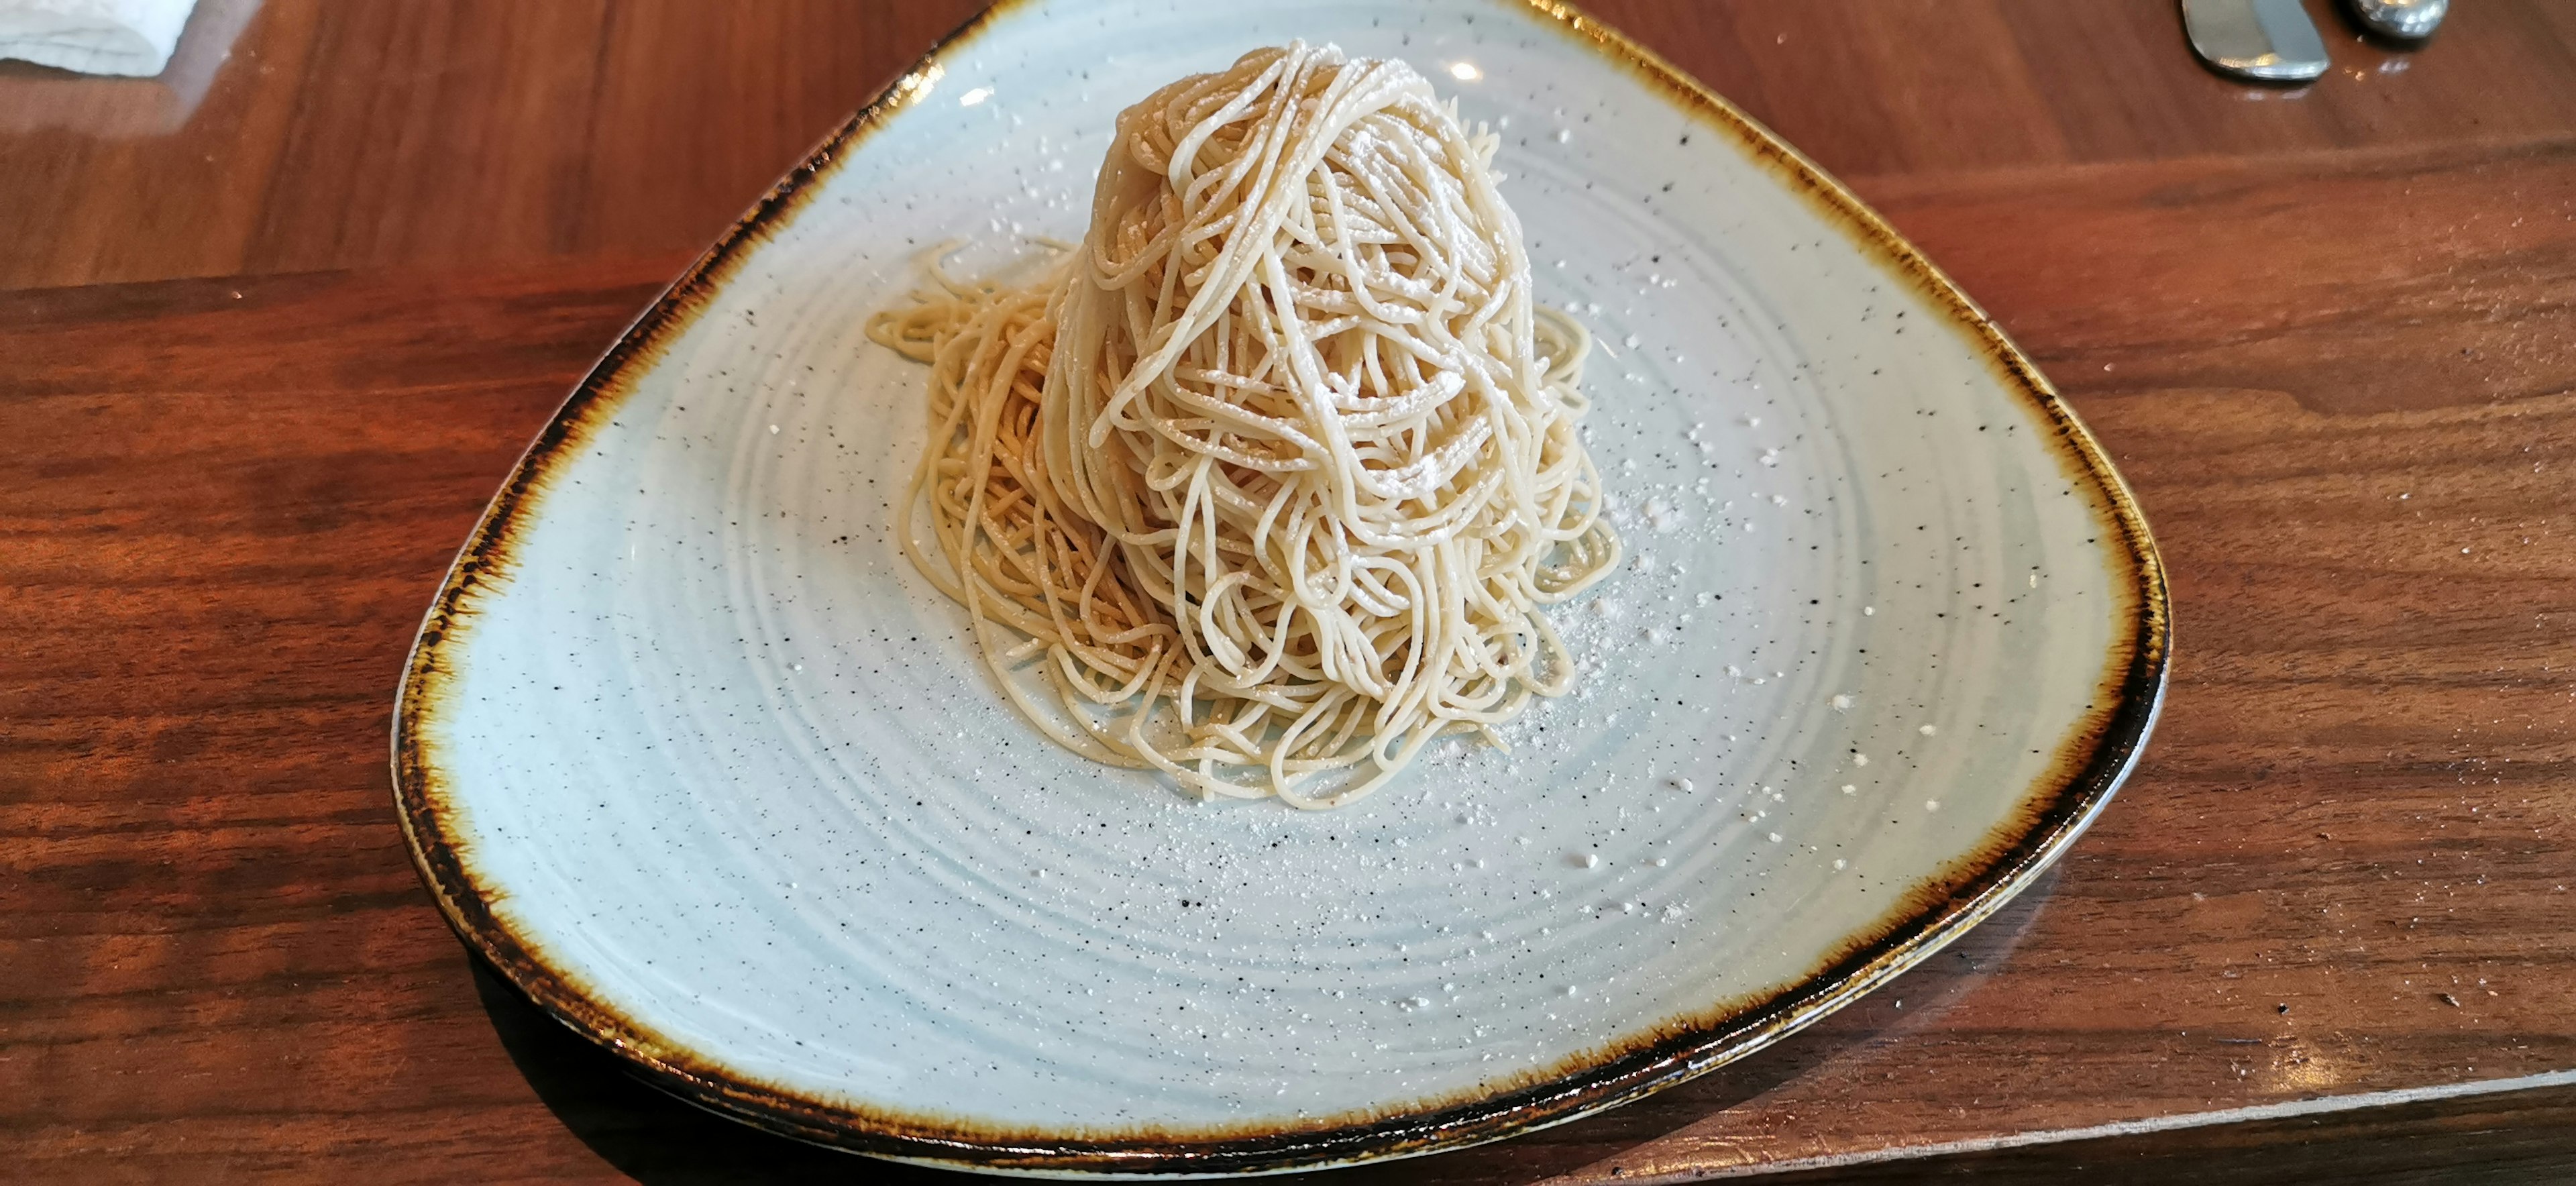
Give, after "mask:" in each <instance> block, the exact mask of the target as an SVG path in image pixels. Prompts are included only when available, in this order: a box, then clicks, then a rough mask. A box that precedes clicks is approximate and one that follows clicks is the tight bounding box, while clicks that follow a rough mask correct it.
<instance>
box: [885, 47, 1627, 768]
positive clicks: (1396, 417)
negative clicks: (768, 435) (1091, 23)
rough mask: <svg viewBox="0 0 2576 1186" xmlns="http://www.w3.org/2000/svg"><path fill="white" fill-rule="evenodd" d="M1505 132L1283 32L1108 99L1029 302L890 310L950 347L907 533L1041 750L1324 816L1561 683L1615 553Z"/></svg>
mask: <svg viewBox="0 0 2576 1186" xmlns="http://www.w3.org/2000/svg"><path fill="white" fill-rule="evenodd" d="M1496 143H1497V142H1496V140H1495V138H1494V137H1493V136H1492V135H1490V134H1478V135H1470V134H1469V133H1468V132H1467V131H1466V130H1465V129H1464V128H1463V127H1462V126H1461V125H1460V123H1459V120H1458V117H1457V114H1456V111H1455V109H1454V108H1453V107H1451V106H1449V105H1446V104H1443V103H1442V102H1440V101H1439V99H1438V98H1437V97H1436V96H1435V95H1434V94H1433V92H1432V89H1431V85H1430V84H1429V83H1428V82H1426V81H1425V80H1424V79H1423V77H1422V76H1421V75H1420V74H1418V73H1416V72H1415V71H1414V70H1413V69H1412V68H1411V67H1409V66H1407V65H1405V64H1404V63H1402V62H1398V61H1380V60H1371V59H1365V58H1345V57H1344V56H1343V55H1342V53H1341V52H1340V51H1339V50H1338V49H1336V48H1333V47H1330V46H1326V47H1321V48H1309V47H1307V46H1305V45H1303V44H1302V43H1300V44H1292V45H1290V46H1288V47H1286V48H1284V49H1282V48H1274V49H1264V50H1258V51H1255V52H1253V53H1250V54H1247V55H1245V56H1244V57H1243V58H1242V59H1241V60H1240V61H1237V62H1236V63H1235V64H1234V65H1233V66H1232V67H1231V68H1229V69H1227V70H1224V71H1221V72H1217V73H1213V74H1203V75H1195V76H1192V77H1189V78H1184V79H1181V80H1180V81H1178V82H1175V83H1173V84H1171V85H1169V86H1166V87H1164V88H1163V89H1161V90H1159V91H1156V92H1155V93H1154V94H1153V95H1152V96H1151V97H1150V98H1147V99H1146V100H1145V101H1143V102H1141V103H1139V104H1137V105H1136V106H1134V107H1131V108H1129V109H1128V110H1126V111H1125V112H1124V113H1122V114H1121V115H1120V116H1119V117H1118V124H1117V134H1116V140H1115V143H1114V144H1113V145H1112V146H1111V148H1110V150H1109V153H1108V157H1107V160H1106V161H1105V162H1104V163H1103V165H1102V168H1101V172H1100V179H1099V183H1098V186H1097V189H1096V191H1095V194H1094V198H1093V203H1092V214H1091V225H1090V229H1089V231H1088V233H1087V234H1085V236H1084V237H1083V240H1082V243H1081V244H1080V245H1079V246H1078V247H1069V248H1067V249H1065V250H1064V251H1063V252H1062V254H1060V255H1059V256H1057V257H1056V258H1055V259H1053V260H1052V261H1051V263H1050V264H1049V265H1048V266H1047V267H1046V268H1045V270H1044V272H1043V274H1042V275H1039V276H1037V277H1036V278H1035V279H1034V281H1033V282H1030V283H1026V284H1022V285H1016V286H1014V285H1006V284H1001V283H995V282H980V283H970V282H965V281H960V280H957V279H955V278H953V277H951V276H949V275H948V274H947V273H946V272H945V271H944V270H942V269H941V267H940V266H939V263H938V261H937V260H934V261H933V262H932V265H931V274H932V275H933V276H934V277H935V278H936V281H937V283H936V285H935V287H933V288H931V289H929V290H928V291H925V292H923V293H920V294H916V297H915V299H914V301H913V302H912V303H911V304H910V305H908V306H906V307H904V308H901V309H897V310H892V311H888V312H885V313H881V314H879V315H877V316H876V317H875V318H873V319H872V320H871V321H870V323H869V325H868V332H869V334H870V335H871V336H872V337H873V338H875V340H877V341H878V342H880V343H882V344H884V345H886V346H889V347H892V348H894V349H896V350H898V351H901V352H903V353H904V354H905V355H907V356H909V357H911V358H913V359H916V360H918V361H922V362H926V363H928V364H930V379H929V393H930V394H929V412H930V441H929V446H928V448H927V450H926V451H925V453H924V455H923V457H922V458H921V462H920V466H919V469H918V470H917V471H916V473H915V476H914V479H913V486H912V492H911V494H910V496H909V497H908V498H907V500H906V501H905V503H904V505H903V508H902V509H901V511H899V512H898V516H899V520H900V521H899V522H898V524H897V534H898V536H900V537H901V538H902V539H903V540H904V543H905V548H906V550H907V552H908V553H909V554H910V555H911V557H912V560H913V562H914V564H916V565H917V566H918V567H919V568H920V570H921V571H922V572H923V573H924V574H925V575H926V576H928V577H929V579H930V580H931V581H932V582H933V583H935V584H937V585H938V587H939V588H940V589H942V590H943V591H945V592H946V593H947V594H948V595H949V596H951V597H954V598H956V599H957V600H958V601H959V602H961V603H963V604H964V606H965V607H966V611H967V614H968V617H969V618H970V619H971V620H972V622H973V625H974V634H975V638H976V642H977V646H978V648H979V649H980V650H981V652H982V654H983V657H984V659H985V660H986V662H987V663H988V664H989V665H990V667H991V668H992V671H993V674H994V675H995V677H996V678H997V680H998V681H999V683H1000V685H1001V688H1002V690H1003V692H1004V693H1005V694H1006V695H1007V696H1009V697H1010V699H1011V700H1012V702H1013V703H1014V704H1016V705H1017V706H1018V707H1019V708H1020V710H1021V711H1022V712H1024V713H1025V714H1027V716H1028V717H1029V719H1030V720H1031V721H1033V722H1035V723H1036V724H1037V725H1038V726H1039V727H1040V728H1041V729H1042V730H1044V731H1045V732H1046V733H1047V734H1048V735H1049V736H1051V737H1053V738H1055V739H1056V740H1057V741H1058V742H1060V743H1062V744H1063V745H1065V746H1067V747H1068V748H1071V749H1073V750H1075V751H1076V752H1078V753H1082V754H1085V755H1088V756H1089V757H1092V758H1094V759H1097V760H1099V761H1102V762H1108V763H1114V764H1118V765H1125V766H1152V767H1155V768H1159V769H1160V770H1162V771H1163V772H1165V773H1166V774H1168V775H1170V776H1171V777H1172V778H1173V779H1175V780H1177V781H1178V782H1179V783H1181V784H1182V785H1183V786H1185V787H1187V788H1189V789H1191V790H1193V791H1195V792H1197V793H1199V794H1200V795H1202V796H1214V795H1222V796H1236V797H1245V798H1259V797H1265V796H1268V795H1273V794H1275V795H1277V796H1279V797H1280V798H1281V799H1283V800H1285V801H1287V802H1288V803H1290V804H1293V805H1295V806H1297V807H1303V808H1321V807H1332V806H1337V805H1340V804H1344V803H1348V802H1350V801H1352V800H1354V799H1357V798H1359V797H1361V796H1363V795H1366V794H1368V793H1369V792H1371V791H1373V790H1375V789H1377V788H1378V787H1380V786H1382V785H1384V784H1385V783H1386V781H1387V780H1388V779H1390V778H1392V777H1394V776H1395V774H1396V773H1397V772H1398V771H1400V770H1402V769H1403V768H1404V767H1405V765H1406V764H1407V763H1408V762H1410V761H1411V760H1412V759H1413V758H1414V756H1415V755H1417V754H1419V753H1420V752H1422V749H1423V747H1424V746H1425V745H1427V744H1429V743H1430V742H1431V741H1432V740H1433V739H1434V738H1436V737H1439V736H1442V735H1444V734H1452V733H1481V734H1483V735H1484V737H1485V738H1486V739H1488V740H1493V741H1497V742H1499V738H1497V737H1495V734H1494V728H1495V726H1497V725H1500V724H1502V723H1504V722H1506V721H1509V720H1511V719H1512V718H1514V717H1515V716H1517V715H1518V714H1520V713H1521V712H1522V711H1523V710H1524V709H1526V708H1527V707H1528V706H1529V704H1530V702H1531V700H1532V698H1533V697H1542V696H1556V695H1559V694H1562V693H1563V692H1565V691H1566V690H1567V689H1568V687H1569V686H1570V685H1571V683H1572V680H1573V678H1574V675H1575V670H1576V665H1575V663H1574V661H1573V658H1572V657H1571V656H1570V655H1568V654H1567V652H1566V649H1565V647H1564V645H1563V643H1562V642H1561V641H1560V640H1559V638H1558V636H1557V634H1556V632H1555V630H1554V629H1553V628H1551V627H1550V625H1549V623H1548V620H1547V617H1546V616H1545V615H1544V614H1543V613H1542V612H1541V607H1543V606H1546V605H1549V604H1551V603H1554V602H1559V601H1563V600H1564V599H1566V598H1568V597H1570V596H1572V595H1574V594H1575V593H1577V592H1579V591H1581V590H1582V589H1584V588H1586V587H1587V586H1589V585H1591V584H1592V583H1593V582H1595V581H1598V580H1600V579H1601V578H1602V577H1603V576H1604V575H1605V574H1607V573H1608V572H1610V571H1611V570H1612V569H1613V567H1614V566H1615V565H1616V564H1617V563H1618V559H1619V542H1618V538H1617V536H1616V535H1615V534H1614V533H1613V532H1612V531H1611V529H1610V527H1609V525H1608V523H1607V522H1605V521H1604V520H1603V518H1602V512H1603V502H1604V496H1603V492H1602V487H1601V476H1600V473H1599V471H1598V469H1597V468H1596V467H1595V466H1594V465H1593V462H1592V459H1591V458H1590V456H1589V455H1587V454H1586V452H1585V450H1584V445H1583V441H1582V439H1581V438H1580V437H1579V436H1578V435H1577V434H1576V431H1575V422H1576V421H1577V419H1579V418H1580V417H1581V416H1582V415H1583V413H1584V411H1585V409H1586V407H1587V406H1588V405H1587V402H1586V400H1585V399H1584V397H1583V396H1582V394H1581V393H1580V392H1579V391H1578V390H1577V383H1578V382H1579V379H1580V375H1581V368H1582V361H1583V356H1584V354H1585V353H1586V351H1587V350H1588V348H1589V343H1590V338H1589V335H1588V334H1587V333H1586V332H1585V331H1584V329H1583V328H1582V327H1581V326H1580V325H1578V324H1576V323H1575V322H1574V321H1573V320H1571V319H1570V318H1567V317H1564V316H1562V315H1559V314H1556V313H1554V312H1551V311H1547V310H1542V309H1539V308H1537V307H1536V306H1534V305H1533V304H1532V302H1531V294H1530V288H1531V284H1530V271H1529V261H1528V259H1527V257H1526V254H1525V251H1524V247H1523V243H1522V235H1521V228H1520V223H1519V221H1518V219H1516V218H1515V217H1514V216H1513V214H1512V211H1511V209H1510V208H1509V207H1507V206H1506V205H1504V203H1503V199H1502V196H1501V195H1500V194H1499V193H1498V192H1496V189H1495V178H1494V175H1493V170H1492V160H1493V154H1494V150H1495V147H1496ZM922 523H926V524H927V525H928V527H929V533H930V535H931V536H932V538H933V541H934V544H933V547H931V548H925V547H924V546H923V544H922V541H921V540H920V538H919V535H920V532H919V528H918V526H917V525H918V524H922ZM933 550H935V552H936V555H935V556H934V555H933V554H932V552H933Z"/></svg>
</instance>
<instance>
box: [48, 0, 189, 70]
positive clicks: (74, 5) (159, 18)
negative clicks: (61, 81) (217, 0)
mask: <svg viewBox="0 0 2576 1186" xmlns="http://www.w3.org/2000/svg"><path fill="white" fill-rule="evenodd" d="M196 6H197V0H0V58H23V59H25V60H27V61H30V62H35V63H37V64H39V65H45V66H60V67H62V68H63V69H65V70H77V71H80V72H81V73H83V74H130V75H146V74H159V73H160V72H161V67H163V66H165V65H168V64H169V62H170V48H171V47H172V46H174V45H177V44H178V43H179V29H180V27H181V26H183V25H186V24H187V23H188V10H189V9H192V8H195V7H196Z"/></svg>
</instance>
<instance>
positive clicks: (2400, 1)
mask: <svg viewBox="0 0 2576 1186" xmlns="http://www.w3.org/2000/svg"><path fill="white" fill-rule="evenodd" d="M2343 7H2344V11H2346V12H2349V13H2351V14H2352V20H2353V23H2354V24H2357V25H2360V26H2361V27H2362V30H2363V31H2364V32H2369V33H2376V34H2378V35H2379V36H2382V37H2386V38H2388V39H2390V40H2392V41H2422V40H2424V39H2425V38H2427V37H2430V36H2432V35H2433V30H2434V29H2436V28H2438V27H2440V26H2441V24H2442V18H2443V17H2445V16H2448V15H2450V13H2451V0H2344V5H2343Z"/></svg>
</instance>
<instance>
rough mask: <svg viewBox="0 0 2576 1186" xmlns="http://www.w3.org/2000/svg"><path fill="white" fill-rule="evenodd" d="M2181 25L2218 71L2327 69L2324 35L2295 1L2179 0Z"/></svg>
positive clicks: (2303, 75) (2288, 78)
mask: <svg viewBox="0 0 2576 1186" xmlns="http://www.w3.org/2000/svg"><path fill="white" fill-rule="evenodd" d="M2394 2H2396V3H2403V0H2394ZM2434 2H2435V3H2436V4H2439V3H2442V2H2443V0H2434ZM2436 19H2439V18H2436ZM2182 24H2183V30H2184V32H2185V33H2187V34H2189V35H2190V37H2191V50H2192V52H2193V53H2196V54H2199V55H2200V60H2201V61H2203V62H2205V63H2207V64H2208V65H2209V68H2210V69H2212V70H2216V71H2218V72H2219V73H2221V74H2225V75H2228V76H2230V77H2234V78H2250V79H2253V80H2255V81H2258V82H2306V81H2308V80H2310V79H2312V78H2315V77H2317V76H2318V75H2320V74H2323V73H2325V72H2326V65H2327V62H2326V43H2325V39H2324V38H2322V37H2320V36H2318V35H2317V27H2316V25H2315V23H2313V22H2311V21H2310V20H2308V13H2307V10H2306V9H2304V8H2302V7H2300V6H2299V0H2182Z"/></svg>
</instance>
